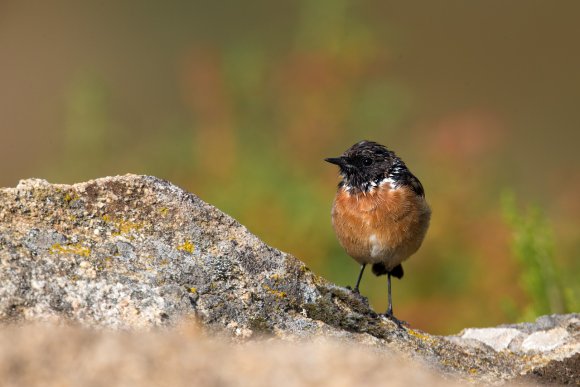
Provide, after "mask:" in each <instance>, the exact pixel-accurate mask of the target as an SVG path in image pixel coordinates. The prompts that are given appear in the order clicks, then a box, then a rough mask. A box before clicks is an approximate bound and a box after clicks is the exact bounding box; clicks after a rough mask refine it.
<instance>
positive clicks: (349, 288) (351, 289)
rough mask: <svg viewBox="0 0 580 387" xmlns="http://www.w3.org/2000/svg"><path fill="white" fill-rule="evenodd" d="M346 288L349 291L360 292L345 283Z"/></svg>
mask: <svg viewBox="0 0 580 387" xmlns="http://www.w3.org/2000/svg"><path fill="white" fill-rule="evenodd" d="M346 288H347V289H348V290H350V291H351V292H353V293H354V294H360V292H359V290H358V288H354V289H353V288H351V287H350V285H346Z"/></svg>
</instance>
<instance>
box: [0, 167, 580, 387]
mask: <svg viewBox="0 0 580 387" xmlns="http://www.w3.org/2000/svg"><path fill="white" fill-rule="evenodd" d="M191 316H193V317H195V318H196V319H197V320H198V321H200V322H201V323H203V324H204V326H206V327H208V329H210V330H213V331H216V332H218V331H219V332H225V333H226V334H228V335H231V336H233V337H238V338H239V339H240V340H247V339H249V338H255V337H264V336H267V337H271V336H274V337H279V338H282V339H284V340H294V341H295V340H299V341H300V340H311V339H312V338H316V337H326V338H334V339H336V340H339V341H341V342H345V343H351V344H357V345H362V346H366V347H369V348H373V351H379V352H384V353H390V354H392V353H396V354H397V356H401V357H403V358H407V359H415V360H417V361H420V362H421V363H422V364H425V365H427V366H428V367H430V368H432V369H435V370H438V371H439V372H441V373H443V374H444V375H455V376H459V377H461V378H463V379H464V380H475V381H480V382H484V383H487V382H492V383H497V382H501V381H505V380H510V379H512V378H515V377H518V376H520V375H523V374H526V373H530V372H536V373H537V371H538V370H542V367H545V366H546V365H547V364H548V363H549V362H550V361H562V360H566V359H569V358H570V357H571V356H572V355H573V354H574V353H577V352H579V351H580V344H579V343H580V340H579V337H578V315H567V316H550V317H545V318H544V319H539V320H538V321H537V322H536V323H535V324H520V325H512V326H505V327H498V328H493V329H496V330H495V331H489V332H487V333H486V332H484V331H481V330H466V331H464V332H463V333H462V334H461V335H458V336H453V337H439V336H432V335H429V334H427V333H424V332H420V331H416V330H412V329H400V328H398V327H397V326H396V325H395V324H394V323H392V322H391V321H390V320H388V319H386V318H384V317H381V316H378V315H377V314H376V313H375V312H374V311H373V310H372V309H371V308H370V307H369V305H368V302H367V301H366V299H364V298H362V297H360V296H357V295H355V294H353V293H352V292H351V291H349V290H348V289H345V288H342V287H339V286H336V285H334V284H332V283H329V282H327V281H325V280H324V279H322V278H320V277H318V276H317V275H315V274H313V273H312V272H311V271H310V270H309V269H308V268H307V267H306V266H304V264H303V263H302V262H300V261H299V260H297V259H296V258H294V257H293V256H291V255H289V254H286V253H283V252H281V251H279V250H276V249H274V248H272V247H270V246H267V245H266V244H264V243H263V242H262V241H260V240H259V239H258V238H257V237H256V236H254V235H252V234H251V233H250V232H248V230H247V229H246V228H245V227H244V226H242V225H241V224H239V223H238V222H236V221H235V220H234V219H232V218H231V217H229V216H227V215H226V214H224V213H222V212H221V211H219V210H217V209H216V208H214V207H212V206H210V205H208V204H206V203H204V202H203V201H201V200H200V199H199V198H198V197H196V196H195V195H193V194H190V193H187V192H185V191H183V190H181V189H180V188H178V187H176V186H174V185H172V184H170V183H168V182H166V181H163V180H160V179H157V178H154V177H149V176H135V175H126V176H120V177H107V178H102V179H98V180H94V181H89V182H86V183H80V184H75V185H70V186H69V185H56V184H49V183H48V182H46V181H44V180H39V179H30V180H23V181H21V182H20V183H19V184H18V186H17V187H16V188H5V189H1V190H0V321H3V322H5V323H6V322H12V323H17V324H21V323H23V322H26V321H57V322H58V321H63V320H64V321H71V322H75V323H78V324H81V325H82V326H85V327H104V328H115V329H123V330H134V329H151V328H154V327H169V326H174V325H175V324H176V323H177V322H179V321H181V320H183V319H185V318H187V317H191ZM530 353H533V356H530Z"/></svg>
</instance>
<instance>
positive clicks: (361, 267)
mask: <svg viewBox="0 0 580 387" xmlns="http://www.w3.org/2000/svg"><path fill="white" fill-rule="evenodd" d="M366 266H367V264H366V263H363V264H362V265H360V273H358V279H357V280H356V285H355V286H354V289H353V292H355V293H359V291H358V286H359V285H360V280H361V279H362V276H363V272H364V271H365V267H366Z"/></svg>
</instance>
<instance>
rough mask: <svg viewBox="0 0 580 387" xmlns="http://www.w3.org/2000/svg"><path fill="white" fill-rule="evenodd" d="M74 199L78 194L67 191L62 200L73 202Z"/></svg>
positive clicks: (77, 198)
mask: <svg viewBox="0 0 580 387" xmlns="http://www.w3.org/2000/svg"><path fill="white" fill-rule="evenodd" d="M75 200H79V195H78V194H77V193H76V192H73V193H72V194H71V193H70V192H67V193H66V194H65V195H64V201H65V202H67V203H70V202H74V201H75Z"/></svg>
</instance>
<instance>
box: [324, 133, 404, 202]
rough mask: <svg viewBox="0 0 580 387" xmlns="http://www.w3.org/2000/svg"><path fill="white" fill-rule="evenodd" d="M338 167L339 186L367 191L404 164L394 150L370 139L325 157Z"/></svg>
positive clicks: (389, 176) (392, 175)
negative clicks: (338, 155)
mask: <svg viewBox="0 0 580 387" xmlns="http://www.w3.org/2000/svg"><path fill="white" fill-rule="evenodd" d="M325 160H326V161H328V162H329V163H332V164H336V165H338V166H339V167H340V174H341V176H342V182H341V186H342V187H345V188H346V189H347V190H357V191H363V192H364V191H368V190H369V189H372V188H373V187H376V186H377V185H378V184H379V183H380V182H381V181H383V180H384V179H386V178H393V180H396V179H394V178H395V177H396V176H395V175H394V174H396V173H398V171H400V170H401V169H406V167H405V164H404V163H403V162H402V161H401V159H399V158H398V157H397V156H396V155H395V153H394V152H392V151H390V150H388V149H387V148H386V147H385V146H383V145H380V144H377V143H376V142H372V141H361V142H358V143H356V144H354V145H353V146H351V147H350V148H349V149H347V150H346V151H345V152H344V153H343V154H342V156H340V157H333V158H328V159H325Z"/></svg>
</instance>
